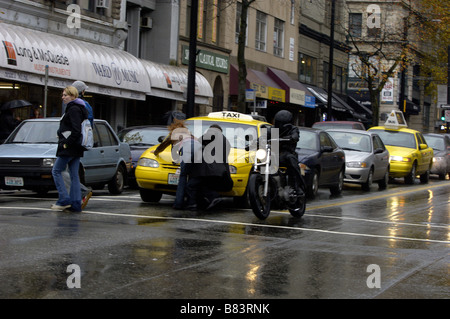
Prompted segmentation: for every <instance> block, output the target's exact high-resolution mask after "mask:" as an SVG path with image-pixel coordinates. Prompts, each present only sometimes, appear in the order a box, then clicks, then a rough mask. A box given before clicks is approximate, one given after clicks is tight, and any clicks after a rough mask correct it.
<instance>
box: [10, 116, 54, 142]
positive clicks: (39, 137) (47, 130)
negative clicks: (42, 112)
mask: <svg viewBox="0 0 450 319" xmlns="http://www.w3.org/2000/svg"><path fill="white" fill-rule="evenodd" d="M58 128H59V121H53V122H49V121H26V122H22V124H21V125H20V126H19V128H18V129H17V130H16V131H15V132H14V133H13V134H12V135H11V136H10V137H9V138H8V140H7V141H6V143H27V144H57V143H58V135H57V133H56V132H57V131H58Z"/></svg>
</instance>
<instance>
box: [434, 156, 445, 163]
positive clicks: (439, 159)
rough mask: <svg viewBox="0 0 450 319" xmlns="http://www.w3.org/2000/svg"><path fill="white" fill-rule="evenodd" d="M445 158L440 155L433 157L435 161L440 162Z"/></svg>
mask: <svg viewBox="0 0 450 319" xmlns="http://www.w3.org/2000/svg"><path fill="white" fill-rule="evenodd" d="M443 160H444V158H443V157H440V156H438V157H433V162H440V161H443Z"/></svg>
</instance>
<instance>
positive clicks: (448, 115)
mask: <svg viewBox="0 0 450 319" xmlns="http://www.w3.org/2000/svg"><path fill="white" fill-rule="evenodd" d="M445 122H450V110H445Z"/></svg>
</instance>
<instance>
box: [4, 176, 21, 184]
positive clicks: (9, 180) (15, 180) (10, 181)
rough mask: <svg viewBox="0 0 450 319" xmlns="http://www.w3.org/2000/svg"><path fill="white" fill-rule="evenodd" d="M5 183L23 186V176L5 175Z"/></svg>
mask: <svg viewBox="0 0 450 319" xmlns="http://www.w3.org/2000/svg"><path fill="white" fill-rule="evenodd" d="M5 185H6V186H23V178H22V177H10V176H5Z"/></svg>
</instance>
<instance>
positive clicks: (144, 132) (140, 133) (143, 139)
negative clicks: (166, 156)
mask: <svg viewBox="0 0 450 319" xmlns="http://www.w3.org/2000/svg"><path fill="white" fill-rule="evenodd" d="M167 133H168V131H167V129H165V128H151V129H145V128H141V129H131V130H124V131H122V132H121V133H120V134H119V139H120V141H121V142H125V143H128V144H129V145H143V146H153V145H156V144H159V143H160V142H159V141H158V138H160V137H161V136H162V137H163V138H164V137H166V135H167Z"/></svg>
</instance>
